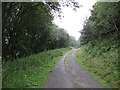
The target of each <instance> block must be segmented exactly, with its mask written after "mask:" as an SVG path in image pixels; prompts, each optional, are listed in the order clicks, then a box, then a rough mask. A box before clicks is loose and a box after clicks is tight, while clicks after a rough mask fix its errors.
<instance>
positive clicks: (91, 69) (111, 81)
mask: <svg viewBox="0 0 120 90" xmlns="http://www.w3.org/2000/svg"><path fill="white" fill-rule="evenodd" d="M102 42H103V41H102ZM106 45H107V44H106ZM106 45H105V43H104V42H103V43H98V44H96V45H94V46H93V45H91V44H86V45H84V46H82V47H81V48H80V49H78V50H77V51H76V54H75V58H76V61H77V63H78V64H79V65H80V66H82V67H83V69H84V70H85V71H87V72H88V73H89V74H90V75H91V76H93V78H95V79H96V80H97V81H98V82H99V83H100V84H101V85H102V86H103V87H109V88H118V83H119V79H118V66H119V65H118V48H117V47H113V48H112V47H111V48H109V47H108V46H106ZM108 45H109V44H108ZM108 48H109V49H108Z"/></svg>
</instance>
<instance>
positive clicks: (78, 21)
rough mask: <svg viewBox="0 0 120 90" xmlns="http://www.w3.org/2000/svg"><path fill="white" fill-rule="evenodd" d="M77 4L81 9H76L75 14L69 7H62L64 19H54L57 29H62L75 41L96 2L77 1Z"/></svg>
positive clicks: (89, 0) (94, 0) (93, 0)
mask: <svg viewBox="0 0 120 90" xmlns="http://www.w3.org/2000/svg"><path fill="white" fill-rule="evenodd" d="M78 2H79V4H80V5H82V6H83V7H80V8H78V9H77V11H76V12H75V11H74V10H72V8H70V7H62V12H63V13H62V14H63V15H64V18H62V19H60V18H55V19H54V22H55V23H56V24H57V25H58V26H59V27H62V28H64V29H65V30H66V31H67V32H68V33H69V34H70V35H71V36H74V37H75V38H76V40H77V39H78V38H79V37H80V33H79V31H80V30H82V28H83V23H84V21H85V19H86V17H89V16H90V15H91V13H90V9H92V6H93V5H94V4H95V2H96V0H78Z"/></svg>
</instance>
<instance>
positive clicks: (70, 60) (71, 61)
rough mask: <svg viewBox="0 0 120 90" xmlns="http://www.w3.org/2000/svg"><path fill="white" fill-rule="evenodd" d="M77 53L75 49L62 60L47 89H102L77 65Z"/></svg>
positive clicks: (52, 73) (50, 78)
mask: <svg viewBox="0 0 120 90" xmlns="http://www.w3.org/2000/svg"><path fill="white" fill-rule="evenodd" d="M75 52H76V49H73V50H72V51H70V52H69V53H67V54H66V55H65V56H63V57H62V58H61V60H60V61H59V62H58V64H57V65H56V67H55V68H54V70H53V71H52V72H51V73H50V75H49V78H48V81H47V82H46V83H45V86H44V87H45V88H101V86H100V85H99V83H98V82H96V81H95V80H94V79H93V78H92V77H90V75H88V74H87V73H86V72H85V71H83V69H82V68H81V67H80V66H79V65H78V64H77V63H76V61H75V58H74V53H75ZM66 56H67V57H66ZM65 57H66V59H65ZM64 60H65V61H64Z"/></svg>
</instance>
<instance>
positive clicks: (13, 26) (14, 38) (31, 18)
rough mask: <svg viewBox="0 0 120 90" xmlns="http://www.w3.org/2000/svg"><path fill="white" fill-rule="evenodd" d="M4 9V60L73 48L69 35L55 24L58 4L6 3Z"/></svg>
mask: <svg viewBox="0 0 120 90" xmlns="http://www.w3.org/2000/svg"><path fill="white" fill-rule="evenodd" d="M57 6H58V7H57ZM2 9H3V10H2V16H3V22H2V23H3V32H2V36H3V37H2V44H3V48H2V51H3V54H2V58H3V60H13V59H16V58H20V57H25V56H28V55H32V54H35V53H39V52H42V51H44V50H50V49H55V48H63V47H67V46H68V45H69V34H68V33H67V32H66V31H65V30H64V29H62V28H59V27H58V26H56V25H54V24H53V23H52V20H53V15H52V13H51V9H52V10H56V11H57V10H59V4H58V3H54V2H53V3H50V2H46V3H43V2H36V3H25V2H3V5H2Z"/></svg>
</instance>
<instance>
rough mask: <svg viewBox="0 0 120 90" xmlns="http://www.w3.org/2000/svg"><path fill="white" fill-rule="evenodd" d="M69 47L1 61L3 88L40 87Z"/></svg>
mask: <svg viewBox="0 0 120 90" xmlns="http://www.w3.org/2000/svg"><path fill="white" fill-rule="evenodd" d="M69 50H70V48H62V49H55V50H49V51H45V52H41V53H39V54H36V55H31V56H28V57H25V58H21V59H17V60H14V61H7V62H2V66H3V67H2V80H3V82H2V83H3V84H2V85H3V88H42V87H43V86H44V84H45V82H46V81H47V79H48V75H49V73H50V72H51V71H52V69H53V68H54V66H55V65H56V63H57V62H58V61H59V60H60V58H61V56H63V55H64V54H65V53H66V52H68V51H69Z"/></svg>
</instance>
